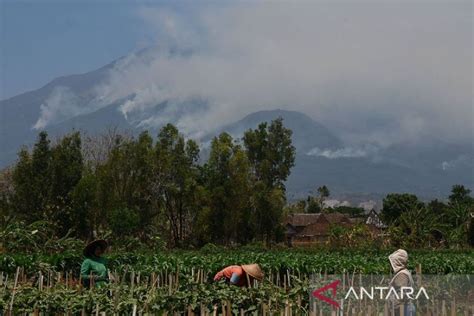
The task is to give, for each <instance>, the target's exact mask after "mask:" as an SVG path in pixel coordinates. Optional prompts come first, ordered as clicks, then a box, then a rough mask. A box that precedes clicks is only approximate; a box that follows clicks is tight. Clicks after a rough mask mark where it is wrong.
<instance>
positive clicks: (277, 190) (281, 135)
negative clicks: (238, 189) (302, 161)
mask: <svg viewBox="0 0 474 316" xmlns="http://www.w3.org/2000/svg"><path fill="white" fill-rule="evenodd" d="M291 135H292V131H291V130H290V129H287V128H285V127H284V126H283V119H282V118H278V119H276V120H273V121H272V122H271V123H270V125H268V124H267V123H261V124H260V125H259V126H258V127H257V129H255V130H248V131H246V132H245V134H244V137H243V141H244V145H245V149H246V152H247V156H248V158H249V161H250V163H251V166H252V170H253V174H254V176H255V185H254V189H253V191H254V195H253V196H254V206H255V210H254V215H255V217H254V218H255V221H256V226H257V231H259V232H260V233H261V238H264V239H266V241H267V242H269V241H270V240H271V239H272V238H274V237H275V235H276V234H277V232H278V231H279V229H280V224H281V220H282V216H283V213H284V212H283V207H284V204H285V189H286V188H285V181H286V180H287V178H288V176H289V175H290V170H291V168H292V167H293V166H294V164H295V147H294V146H293V145H292V142H291Z"/></svg>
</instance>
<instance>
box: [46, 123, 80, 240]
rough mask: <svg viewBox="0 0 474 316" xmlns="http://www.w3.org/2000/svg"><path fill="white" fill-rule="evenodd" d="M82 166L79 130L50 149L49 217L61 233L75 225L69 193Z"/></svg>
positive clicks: (72, 189) (76, 180) (74, 185)
mask: <svg viewBox="0 0 474 316" xmlns="http://www.w3.org/2000/svg"><path fill="white" fill-rule="evenodd" d="M83 167H84V166H83V159H82V151H81V136H80V134H79V132H75V133H72V134H70V135H66V136H64V137H63V138H62V139H61V141H60V142H59V143H58V144H57V145H56V146H54V147H53V148H52V150H51V163H50V174H49V177H50V185H51V187H50V191H49V195H50V199H49V200H50V212H51V215H50V217H51V219H52V220H53V221H54V222H55V224H56V228H57V229H58V232H59V233H60V234H61V235H63V234H65V233H67V232H68V230H69V229H70V228H74V226H75V222H74V221H75V220H76V216H74V214H73V212H74V210H73V209H72V205H71V199H72V197H71V194H72V192H73V191H74V188H75V187H76V185H77V184H78V182H79V181H80V180H81V177H82V170H83Z"/></svg>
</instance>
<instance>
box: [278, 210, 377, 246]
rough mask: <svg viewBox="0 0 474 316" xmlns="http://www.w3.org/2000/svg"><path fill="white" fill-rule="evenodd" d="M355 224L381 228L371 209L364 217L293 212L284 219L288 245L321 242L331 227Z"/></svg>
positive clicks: (324, 240) (326, 236) (326, 237)
mask: <svg viewBox="0 0 474 316" xmlns="http://www.w3.org/2000/svg"><path fill="white" fill-rule="evenodd" d="M357 224H364V225H367V226H368V228H369V229H370V230H372V231H379V230H381V229H383V223H382V222H381V221H380V219H379V218H378V216H377V213H376V212H375V211H372V212H370V213H369V214H368V216H367V217H364V218H360V217H359V218H350V217H348V216H347V215H345V214H342V213H337V212H335V213H314V214H311V213H295V214H291V215H289V216H288V217H287V219H286V223H285V226H286V238H287V243H288V245H289V246H304V245H312V244H322V243H325V242H327V241H328V240H329V236H330V233H331V228H332V227H333V226H340V227H344V228H351V227H354V225H357Z"/></svg>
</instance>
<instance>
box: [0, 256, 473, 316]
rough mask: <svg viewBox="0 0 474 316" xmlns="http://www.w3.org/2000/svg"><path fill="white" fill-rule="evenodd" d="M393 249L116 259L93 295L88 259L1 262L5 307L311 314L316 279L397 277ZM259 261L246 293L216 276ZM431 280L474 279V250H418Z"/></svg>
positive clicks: (414, 263)
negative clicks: (85, 284) (87, 283)
mask: <svg viewBox="0 0 474 316" xmlns="http://www.w3.org/2000/svg"><path fill="white" fill-rule="evenodd" d="M389 253H390V251H327V250H288V249H280V250H248V249H245V250H244V249H242V250H219V251H169V252H159V253H129V254H114V253H111V254H110V255H108V256H107V257H108V259H109V269H110V272H111V274H112V275H113V277H114V281H113V282H111V283H110V284H108V285H107V286H104V287H102V288H97V289H94V290H88V289H85V288H82V286H80V280H79V279H78V275H79V267H80V263H81V260H82V257H81V255H80V254H74V253H69V254H67V253H65V254H51V255H44V254H24V255H22V254H14V255H12V254H10V255H6V254H5V255H2V256H1V257H0V260H1V261H0V271H2V272H1V286H0V302H1V305H2V307H3V311H8V310H10V311H12V313H13V314H15V315H17V314H22V313H32V314H38V313H45V314H77V313H84V314H100V313H106V314H107V315H109V314H137V315H139V314H147V313H148V314H162V313H168V314H173V313H178V314H179V313H181V314H186V315H193V314H201V315H206V314H211V315H212V314H222V315H224V314H227V315H229V314H231V313H234V314H249V313H250V314H252V313H253V314H255V315H257V314H258V315H261V314H266V313H270V312H278V313H285V314H290V313H296V314H302V315H305V314H308V312H309V304H310V302H309V293H310V277H311V276H313V277H316V278H320V279H324V278H325V276H326V275H328V274H347V275H348V278H350V277H351V276H352V278H353V277H354V276H360V275H370V274H387V275H388V274H390V269H389V264H388V260H387V256H388V254H389ZM252 262H258V263H260V264H261V266H262V268H263V269H264V271H265V279H264V281H263V282H261V283H256V282H255V283H254V284H253V286H252V287H251V288H238V287H235V286H229V285H227V284H224V283H221V282H213V281H212V277H213V276H214V274H215V273H216V272H217V271H219V270H220V269H221V268H223V267H225V266H227V265H231V264H245V263H252ZM409 262H410V264H409V267H410V269H411V270H412V271H413V272H415V271H417V272H418V273H420V272H421V271H422V272H421V273H423V274H438V275H444V274H474V252H472V251H455V250H449V251H428V250H419V251H411V252H410V260H409Z"/></svg>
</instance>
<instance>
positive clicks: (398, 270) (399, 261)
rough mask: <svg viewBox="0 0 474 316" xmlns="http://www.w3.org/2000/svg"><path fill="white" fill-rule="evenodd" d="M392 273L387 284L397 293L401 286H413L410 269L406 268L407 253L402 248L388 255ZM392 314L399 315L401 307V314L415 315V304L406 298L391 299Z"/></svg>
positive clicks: (406, 315)
mask: <svg viewBox="0 0 474 316" xmlns="http://www.w3.org/2000/svg"><path fill="white" fill-rule="evenodd" d="M388 260H389V261H390V265H391V267H392V270H393V273H394V274H395V275H394V276H393V278H392V280H391V281H390V284H389V286H390V287H393V288H394V289H395V291H396V292H397V293H400V289H401V288H402V287H411V288H413V287H414V286H415V282H413V278H412V276H411V272H410V270H408V269H407V262H408V253H407V252H406V251H405V250H403V249H398V250H397V251H395V252H394V253H392V254H391V255H390V256H388ZM390 301H391V303H392V307H393V311H394V315H397V316H398V315H401V313H400V309H403V315H405V316H412V315H415V305H414V304H413V303H412V302H411V301H410V300H409V299H407V298H404V299H396V298H392V299H391V300H390Z"/></svg>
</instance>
